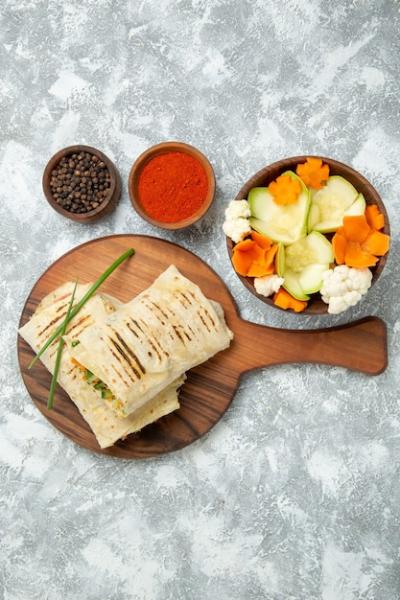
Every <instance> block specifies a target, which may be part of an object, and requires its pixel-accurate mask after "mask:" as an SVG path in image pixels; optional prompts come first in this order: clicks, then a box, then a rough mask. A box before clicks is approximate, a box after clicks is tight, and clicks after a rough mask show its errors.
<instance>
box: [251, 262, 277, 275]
mask: <svg viewBox="0 0 400 600" xmlns="http://www.w3.org/2000/svg"><path fill="white" fill-rule="evenodd" d="M273 272H274V267H273V266H268V265H266V264H264V263H257V262H253V263H252V264H251V265H250V268H249V270H248V271H247V277H265V275H272V274H273Z"/></svg>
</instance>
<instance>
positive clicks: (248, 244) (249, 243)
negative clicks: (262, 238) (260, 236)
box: [233, 238, 254, 252]
mask: <svg viewBox="0 0 400 600" xmlns="http://www.w3.org/2000/svg"><path fill="white" fill-rule="evenodd" d="M253 247H254V242H253V240H251V239H249V238H247V239H246V240H243V241H242V242H239V243H238V244H236V246H235V247H234V249H233V251H234V252H237V251H238V250H240V251H241V252H243V251H246V250H249V249H250V248H253Z"/></svg>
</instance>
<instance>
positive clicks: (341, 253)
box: [332, 232, 347, 265]
mask: <svg viewBox="0 0 400 600" xmlns="http://www.w3.org/2000/svg"><path fill="white" fill-rule="evenodd" d="M346 245H347V240H346V238H345V236H344V235H343V234H342V233H339V232H337V233H335V235H334V236H333V238H332V247H333V254H334V256H335V260H336V262H337V264H338V265H343V264H344V257H345V254H346Z"/></svg>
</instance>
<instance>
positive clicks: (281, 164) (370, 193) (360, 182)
mask: <svg viewBox="0 0 400 600" xmlns="http://www.w3.org/2000/svg"><path fill="white" fill-rule="evenodd" d="M307 158H309V155H307V156H292V157H290V158H284V159H282V160H278V161H277V162H274V163H272V164H271V165H268V166H267V167H264V168H263V169H261V170H260V171H258V172H257V173H256V174H255V175H253V177H250V179H249V180H248V181H246V183H245V184H244V185H243V186H242V187H241V189H240V190H239V192H238V194H237V195H236V197H235V200H242V199H243V198H247V196H248V195H249V191H250V190H251V188H253V187H264V186H267V185H269V184H270V183H271V181H273V180H274V179H276V178H277V177H278V176H279V175H281V174H282V173H284V172H285V171H288V170H291V171H296V166H297V165H298V164H299V163H303V162H305V161H306V160H307ZM315 158H321V159H322V160H323V161H324V162H325V163H327V164H328V165H329V172H330V175H340V176H341V177H344V178H345V179H347V180H348V181H350V183H351V184H353V185H354V187H355V188H356V190H357V191H358V192H360V193H361V194H363V195H364V198H365V201H366V203H367V204H377V205H378V207H379V210H380V211H381V213H383V215H384V217H385V227H384V229H383V232H384V233H386V234H388V235H390V225H389V218H388V215H387V212H386V208H385V205H384V204H383V202H382V199H381V197H380V195H379V194H378V192H377V191H376V189H375V188H374V187H373V186H372V185H371V184H370V182H369V181H368V180H367V179H366V178H365V177H364V176H363V175H361V173H359V172H358V171H356V170H355V169H353V168H352V167H350V166H349V165H346V164H344V163H341V162H339V161H337V160H333V159H332V158H326V157H323V156H318V157H315ZM226 243H227V248H228V253H229V257H230V258H231V257H232V251H233V247H234V243H233V242H232V240H230V239H229V238H228V237H227V238H226ZM387 256H388V255H387V254H386V255H385V256H382V257H380V258H379V261H378V263H377V265H376V266H375V267H374V268H372V269H371V271H372V285H373V284H374V283H375V282H376V281H377V280H378V278H379V276H380V274H381V273H382V270H383V268H384V266H385V264H386V260H387ZM232 268H233V267H232ZM236 275H237V276H238V277H239V279H240V280H241V282H242V283H243V285H245V286H246V287H247V289H248V290H250V292H251V293H252V294H254V295H255V296H257V298H259V299H260V300H262V302H265V304H269V305H270V306H273V307H274V308H275V309H277V310H283V309H282V308H279V306H276V305H275V304H274V303H273V300H272V298H266V297H265V296H261V295H260V294H257V292H256V290H255V287H254V283H253V282H254V278H253V277H243V276H242V275H239V274H238V273H236ZM300 314H303V315H304V314H309V315H323V314H328V307H327V304H325V302H323V301H322V300H321V299H320V298H319V297H318V295H317V294H314V295H313V296H311V299H310V300H309V302H308V306H307V308H306V310H305V311H304V312H302V313H300Z"/></svg>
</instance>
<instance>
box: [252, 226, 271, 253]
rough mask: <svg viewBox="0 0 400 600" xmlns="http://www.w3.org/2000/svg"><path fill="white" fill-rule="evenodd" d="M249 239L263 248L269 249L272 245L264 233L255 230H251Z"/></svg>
mask: <svg viewBox="0 0 400 600" xmlns="http://www.w3.org/2000/svg"><path fill="white" fill-rule="evenodd" d="M251 239H252V240H253V241H254V242H256V244H258V245H259V246H261V248H265V250H269V248H271V246H272V243H273V242H272V240H270V239H269V238H267V237H266V236H265V235H262V234H261V233H258V232H257V231H252V232H251Z"/></svg>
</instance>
